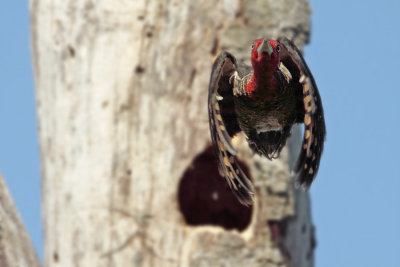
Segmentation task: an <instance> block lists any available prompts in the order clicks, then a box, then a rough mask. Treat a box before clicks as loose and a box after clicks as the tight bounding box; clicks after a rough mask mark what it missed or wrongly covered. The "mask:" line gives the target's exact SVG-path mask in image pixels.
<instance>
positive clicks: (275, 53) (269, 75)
mask: <svg viewBox="0 0 400 267" xmlns="http://www.w3.org/2000/svg"><path fill="white" fill-rule="evenodd" d="M279 51H280V45H279V42H278V41H275V40H272V39H267V38H260V39H257V40H255V41H254V43H253V46H252V51H251V64H252V66H253V70H254V73H253V77H252V78H251V80H250V81H249V82H248V84H246V91H247V94H248V95H249V96H252V94H253V93H254V91H257V89H259V88H263V89H264V91H265V90H267V91H271V90H274V89H275V88H276V80H275V77H274V73H275V71H276V70H277V69H278V67H279V62H280V57H279ZM263 89H261V90H263Z"/></svg>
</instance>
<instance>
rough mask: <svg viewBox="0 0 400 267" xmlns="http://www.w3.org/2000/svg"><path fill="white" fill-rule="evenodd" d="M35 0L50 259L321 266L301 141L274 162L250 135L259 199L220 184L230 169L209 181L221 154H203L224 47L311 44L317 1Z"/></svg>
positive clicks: (244, 51)
mask: <svg viewBox="0 0 400 267" xmlns="http://www.w3.org/2000/svg"><path fill="white" fill-rule="evenodd" d="M30 4H31V18H32V46H33V49H32V50H33V56H34V69H35V76H36V88H37V91H36V94H37V106H38V120H39V136H40V147H41V157H42V171H43V194H44V195H43V209H44V221H45V225H44V230H45V263H46V266H265V265H268V266H289V265H290V264H292V266H312V265H313V256H312V246H313V241H312V240H313V233H312V224H311V218H310V211H309V203H308V196H307V194H306V193H304V192H300V191H294V190H293V187H292V183H291V180H290V172H289V165H290V164H291V162H292V161H293V160H292V158H293V157H291V155H294V154H293V153H295V152H294V149H289V150H285V151H284V152H283V154H282V158H281V160H275V161H273V162H269V161H266V160H265V159H261V158H260V157H257V156H254V155H252V154H250V153H248V150H247V149H246V145H244V142H243V140H242V139H240V138H238V140H237V142H236V143H237V146H238V149H239V150H240V155H241V158H242V160H243V162H244V163H245V164H246V165H247V167H248V169H249V171H250V174H251V176H252V179H253V180H254V182H255V185H256V190H257V196H256V203H255V205H254V207H253V209H252V210H250V212H249V210H247V211H246V210H244V209H246V208H244V207H242V206H235V205H236V201H235V200H232V201H228V200H229V197H225V195H226V194H225V195H223V190H224V189H221V188H220V187H218V188H219V189H216V188H217V186H216V187H213V186H214V185H213V184H212V183H213V181H216V180H217V181H222V182H223V180H222V178H215V179H211V180H210V179H208V180H207V177H208V178H209V177H214V176H215V175H216V169H215V165H216V163H215V161H214V160H213V159H212V158H211V157H209V158H208V159H207V157H205V158H206V163H205V164H206V165H201V166H206V167H204V168H202V169H201V170H200V169H199V170H198V171H197V169H196V166H197V165H196V164H197V163H196V164H195V163H194V161H195V159H198V158H196V157H197V156H199V155H201V154H202V153H203V152H204V151H207V150H206V148H207V147H209V145H210V137H209V130H208V121H207V108H206V107H207V105H206V102H207V88H208V81H209V75H210V70H211V64H212V60H213V58H214V57H215V56H216V54H217V53H218V52H219V51H221V50H222V49H226V50H229V51H231V52H232V53H234V54H236V55H238V57H239V58H242V59H247V58H248V56H249V53H250V52H249V49H250V45H251V42H252V40H254V39H255V38H257V37H260V36H270V37H278V36H280V35H283V34H284V35H286V36H288V37H293V38H294V39H295V42H296V43H297V44H298V45H302V44H304V42H306V41H307V38H308V30H309V12H310V11H309V7H308V3H307V1H306V0H303V1H298V0H286V1H274V0H264V1H248V2H247V1H236V2H234V1H166V2H163V1H154V0H153V1H152V0H150V1H145V0H135V1H112V0H104V1H90V0H87V1H75V0H69V1H67V0H65V1H57V2H55V1H51V0H31V1H30ZM295 135H296V137H295V139H296V140H294V141H293V142H294V143H297V146H298V145H299V144H298V141H299V136H298V133H297V134H295ZM291 147H292V146H291ZM296 155H297V154H296ZM203 159H204V157H203ZM207 162H208V163H207ZM190 166H192V169H191V168H190ZM193 168H194V172H192V173H194V174H193V175H194V176H193V175H189V176H187V177H189V178H188V181H189V182H187V183H186V182H185V183H184V182H182V183H180V181H181V179H182V177H183V176H184V174H187V173H190V170H192V171H193ZM200 171H206V173H205V175H204V180H200V182H199V177H198V176H196V174H198V173H200ZM185 177H186V175H185ZM200 178H201V177H200ZM185 181H186V180H185ZM197 182H198V183H197ZM178 195H179V197H178ZM194 196H195V197H196V198H197V197H198V198H197V203H196V198H194ZM230 196H231V194H230ZM178 199H179V200H180V202H179V201H178ZM199 201H201V202H200V203H199ZM203 202H204V205H203ZM199 204H200V205H199ZM196 205H198V206H196ZM187 206H189V208H188V210H189V213H185V214H183V213H182V212H181V210H182V211H183V210H184V209H185V207H187ZM195 206H196V207H195ZM199 207H200V208H199ZM201 207H203V208H201ZM204 207H207V208H204ZM217 207H218V208H219V209H220V211H224V212H225V213H224V214H229V215H232V214H233V215H232V216H233V217H232V216H231V217H229V216H225V215H224V216H222V215H221V214H223V212H215V213H212V214H211V213H210V211H211V210H212V209H216V208H217ZM232 207H234V208H232ZM190 211H195V212H192V213H191V214H190ZM226 211H229V212H226ZM203 212H204V217H202V216H203ZM240 214H250V216H251V217H250V219H249V222H248V223H244V224H243V225H242V226H243V227H239V226H238V225H236V224H235V223H236V221H235V220H232V219H230V218H241V217H242V216H241V215H240ZM197 215H198V216H197ZM190 216H195V217H196V216H197V217H196V219H193V218H192V217H190ZM235 216H236V217H235ZM199 217H201V218H199ZM208 218H211V219H210V220H208ZM192 219H193V221H195V222H194V223H192ZM196 222H202V223H201V224H202V226H198V225H197V226H196V224H199V223H196ZM204 224H214V226H212V225H204ZM215 224H216V225H215ZM218 225H219V226H218ZM227 225H229V226H227ZM228 228H229V229H228ZM243 228H245V230H243V231H238V230H235V229H243Z"/></svg>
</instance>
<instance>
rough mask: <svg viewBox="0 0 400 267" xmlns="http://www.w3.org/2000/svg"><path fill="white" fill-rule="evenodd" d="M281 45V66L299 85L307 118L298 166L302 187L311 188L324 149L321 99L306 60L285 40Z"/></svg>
mask: <svg viewBox="0 0 400 267" xmlns="http://www.w3.org/2000/svg"><path fill="white" fill-rule="evenodd" d="M279 41H280V43H281V62H282V63H283V64H284V65H285V66H286V68H287V69H288V70H289V72H290V74H291V76H292V80H293V81H294V82H298V86H297V87H296V88H298V90H299V92H298V95H299V96H300V98H301V100H302V101H301V100H300V103H302V104H301V105H300V110H301V112H300V113H301V114H302V115H304V116H303V118H302V121H299V122H304V125H305V129H304V138H303V145H302V147H301V152H300V155H299V158H298V160H297V163H296V166H295V169H294V170H295V172H296V173H297V179H298V182H299V183H300V185H302V186H304V187H306V188H308V187H309V186H310V185H311V183H312V181H313V180H314V178H315V176H316V174H317V172H318V168H319V164H320V160H321V155H322V150H323V148H324V141H325V134H326V129H325V119H324V112H323V108H322V102H321V97H320V95H319V92H318V88H317V85H316V83H315V81H314V77H313V76H312V74H311V72H310V70H309V68H308V66H307V64H306V62H305V61H304V58H303V56H302V55H301V53H300V51H299V50H298V49H297V48H296V46H295V45H294V44H293V43H292V42H291V41H289V40H288V39H286V38H282V39H279Z"/></svg>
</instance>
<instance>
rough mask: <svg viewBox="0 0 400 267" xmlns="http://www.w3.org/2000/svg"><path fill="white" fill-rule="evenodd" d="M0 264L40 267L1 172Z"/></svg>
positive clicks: (8, 266) (6, 266) (10, 266)
mask: <svg viewBox="0 0 400 267" xmlns="http://www.w3.org/2000/svg"><path fill="white" fill-rule="evenodd" d="M0 266H2V267H12V266H18V267H39V266H40V262H39V259H38V257H37V255H36V252H35V249H34V247H33V245H32V243H31V240H30V238H29V236H28V233H27V232H26V229H25V227H24V224H23V223H22V220H21V218H20V216H19V214H18V211H17V209H16V207H15V205H14V202H13V200H12V198H11V195H10V193H9V192H8V190H7V186H6V183H5V182H4V179H3V176H1V174H0Z"/></svg>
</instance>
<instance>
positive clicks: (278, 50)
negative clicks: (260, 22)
mask: <svg viewBox="0 0 400 267" xmlns="http://www.w3.org/2000/svg"><path fill="white" fill-rule="evenodd" d="M280 51H281V46H280V45H277V46H276V52H278V53H279V52H280Z"/></svg>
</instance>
